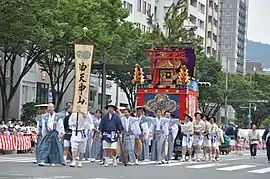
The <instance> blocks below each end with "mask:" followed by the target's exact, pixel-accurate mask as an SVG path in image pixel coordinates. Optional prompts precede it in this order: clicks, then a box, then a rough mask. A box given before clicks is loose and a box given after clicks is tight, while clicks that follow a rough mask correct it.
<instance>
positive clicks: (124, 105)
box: [120, 103, 128, 108]
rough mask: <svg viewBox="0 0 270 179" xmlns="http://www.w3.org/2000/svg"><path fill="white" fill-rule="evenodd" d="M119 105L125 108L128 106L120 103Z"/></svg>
mask: <svg viewBox="0 0 270 179" xmlns="http://www.w3.org/2000/svg"><path fill="white" fill-rule="evenodd" d="M120 107H125V108H127V107H128V104H125V103H120Z"/></svg>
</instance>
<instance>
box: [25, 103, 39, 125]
mask: <svg viewBox="0 0 270 179" xmlns="http://www.w3.org/2000/svg"><path fill="white" fill-rule="evenodd" d="M37 114H38V109H37V108H36V107H35V103H34V102H30V103H26V104H24V105H23V106H22V109H21V120H22V121H23V122H24V123H30V122H35V117H36V115H37Z"/></svg>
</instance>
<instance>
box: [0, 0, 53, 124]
mask: <svg viewBox="0 0 270 179" xmlns="http://www.w3.org/2000/svg"><path fill="white" fill-rule="evenodd" d="M56 5H57V1H53V0H48V1H40V0H24V1H19V0H1V1H0V55H1V56H2V61H1V65H0V88H1V101H2V119H4V120H6V117H7V116H8V114H9V109H10V103H11V101H12V99H13V97H14V95H15V93H16V91H17V89H18V87H19V85H20V82H21V81H22V79H23V77H24V76H25V75H26V74H27V72H28V71H29V70H30V69H31V68H32V66H33V65H34V64H35V62H36V61H37V60H39V59H41V58H43V55H44V52H45V50H46V49H47V48H48V44H50V41H51V40H52V38H53V36H52V34H51V30H52V26H50V25H51V24H53V23H54V22H52V21H51V19H53V16H54V7H55V6H56ZM29 12H31V13H29ZM49 24H50V25H49ZM18 66H20V67H18ZM18 69H19V70H18Z"/></svg>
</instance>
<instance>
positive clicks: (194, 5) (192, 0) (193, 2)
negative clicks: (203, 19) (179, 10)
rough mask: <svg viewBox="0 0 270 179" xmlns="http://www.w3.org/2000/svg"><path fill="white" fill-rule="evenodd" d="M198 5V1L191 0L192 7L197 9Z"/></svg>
mask: <svg viewBox="0 0 270 179" xmlns="http://www.w3.org/2000/svg"><path fill="white" fill-rule="evenodd" d="M197 3H198V1H197V0H190V5H191V6H193V7H197Z"/></svg>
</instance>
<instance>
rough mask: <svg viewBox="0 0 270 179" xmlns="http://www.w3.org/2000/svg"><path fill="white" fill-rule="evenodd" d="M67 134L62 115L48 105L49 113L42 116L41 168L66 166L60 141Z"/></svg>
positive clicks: (51, 105)
mask: <svg viewBox="0 0 270 179" xmlns="http://www.w3.org/2000/svg"><path fill="white" fill-rule="evenodd" d="M64 133H65V129H64V125H63V119H62V114H58V113H55V112H54V105H53V104H49V105H48V113H46V114H44V115H42V139H41V141H40V144H39V147H38V150H39V160H38V161H39V166H44V165H46V164H48V163H49V164H51V166H55V164H62V165H65V164H64V158H63V149H62V145H61V143H60V141H59V137H60V138H62V136H63V134H64Z"/></svg>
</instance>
